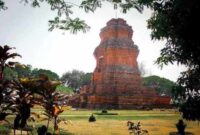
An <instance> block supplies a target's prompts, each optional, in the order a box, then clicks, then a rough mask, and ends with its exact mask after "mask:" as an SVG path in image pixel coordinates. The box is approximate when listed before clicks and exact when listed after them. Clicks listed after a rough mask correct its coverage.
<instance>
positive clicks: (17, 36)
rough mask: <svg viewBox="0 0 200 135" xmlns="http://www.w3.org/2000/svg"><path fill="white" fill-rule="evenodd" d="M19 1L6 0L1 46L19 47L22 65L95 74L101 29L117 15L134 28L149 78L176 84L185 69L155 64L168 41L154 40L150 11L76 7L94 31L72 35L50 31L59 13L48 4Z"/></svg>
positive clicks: (0, 20) (1, 18) (0, 14)
mask: <svg viewBox="0 0 200 135" xmlns="http://www.w3.org/2000/svg"><path fill="white" fill-rule="evenodd" d="M19 1H20V0H19ZM19 1H18V0H15V1H13V0H6V5H7V6H8V10H6V11H0V45H5V44H7V45H9V46H12V47H16V52H18V53H19V54H21V55H22V58H20V59H19V61H20V62H21V63H24V64H30V65H32V66H33V67H34V68H44V69H50V70H52V71H54V72H56V73H57V74H58V75H60V76H61V75H62V74H63V73H64V72H66V71H70V70H73V69H78V70H82V71H84V72H93V70H94V68H95V64H96V62H95V59H94V57H93V51H94V49H95V47H97V46H98V45H99V43H100V38H99V33H100V29H101V28H103V27H104V26H105V25H106V22H108V21H109V20H110V19H112V18H115V17H116V14H117V17H118V18H123V19H125V20H126V21H127V23H128V24H129V25H130V26H132V28H133V30H134V34H133V41H134V42H135V44H136V45H138V47H139V49H140V53H139V57H138V62H139V63H141V62H142V63H143V64H144V65H145V69H146V71H147V73H148V75H158V76H160V77H165V78H168V79H170V80H172V81H176V79H177V78H178V76H179V73H180V71H183V69H184V67H183V66H179V67H178V66H176V65H170V66H166V67H164V68H163V69H162V70H161V69H159V68H158V66H157V65H154V61H155V60H156V58H157V57H158V56H159V52H160V49H161V48H162V47H163V46H164V42H158V41H152V40H151V38H150V33H151V31H150V30H148V29H147V27H146V26H147V23H146V20H147V19H148V18H149V17H150V16H151V11H150V10H144V12H143V14H140V13H138V12H137V11H136V10H131V11H130V12H128V13H127V14H122V13H121V12H120V11H117V12H116V11H114V10H113V7H112V5H110V4H106V5H103V7H102V8H101V9H98V10H97V11H96V12H95V13H84V12H83V10H80V9H78V8H75V9H74V10H73V11H74V16H75V17H76V16H78V17H80V18H81V19H84V20H86V23H87V24H88V25H90V27H91V29H90V31H89V32H87V33H85V34H83V33H82V32H80V33H78V34H76V35H72V34H70V33H69V32H64V33H63V32H62V31H60V30H54V31H53V32H49V31H48V20H49V19H53V17H54V15H55V13H53V12H51V11H50V9H49V7H48V5H47V4H42V5H41V7H40V8H30V5H26V6H24V4H20V3H19ZM71 1H73V0H71ZM74 1H75V0H74ZM75 2H77V1H75Z"/></svg>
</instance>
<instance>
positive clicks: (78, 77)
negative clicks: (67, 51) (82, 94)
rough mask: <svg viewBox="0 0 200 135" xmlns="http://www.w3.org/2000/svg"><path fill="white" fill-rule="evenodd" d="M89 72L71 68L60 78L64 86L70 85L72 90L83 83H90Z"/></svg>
mask: <svg viewBox="0 0 200 135" xmlns="http://www.w3.org/2000/svg"><path fill="white" fill-rule="evenodd" d="M90 79H91V73H84V72H83V71H79V70H76V69H74V70H72V71H68V72H66V73H64V74H63V75H62V77H61V78H60V80H61V81H62V83H63V84H64V85H65V86H68V87H71V88H72V89H73V90H74V92H77V91H79V90H80V88H81V87H82V86H83V85H88V84H89V83H90Z"/></svg>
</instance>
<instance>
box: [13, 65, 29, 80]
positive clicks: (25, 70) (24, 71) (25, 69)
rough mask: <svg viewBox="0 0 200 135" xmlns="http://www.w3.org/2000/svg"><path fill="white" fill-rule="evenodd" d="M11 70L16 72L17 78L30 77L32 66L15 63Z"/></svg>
mask: <svg viewBox="0 0 200 135" xmlns="http://www.w3.org/2000/svg"><path fill="white" fill-rule="evenodd" d="M13 71H15V72H17V76H18V77H19V78H22V77H30V76H31V72H32V66H31V65H16V66H15V68H13Z"/></svg>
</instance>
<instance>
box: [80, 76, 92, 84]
mask: <svg viewBox="0 0 200 135" xmlns="http://www.w3.org/2000/svg"><path fill="white" fill-rule="evenodd" d="M91 76H92V73H84V75H83V76H82V77H81V86H83V85H89V84H90V82H91Z"/></svg>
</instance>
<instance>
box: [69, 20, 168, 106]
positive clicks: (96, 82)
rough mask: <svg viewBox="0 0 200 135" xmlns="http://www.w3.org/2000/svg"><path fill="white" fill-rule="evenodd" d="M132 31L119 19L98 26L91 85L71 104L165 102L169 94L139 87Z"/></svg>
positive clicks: (150, 104) (124, 104)
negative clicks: (94, 65) (99, 30)
mask: <svg viewBox="0 0 200 135" xmlns="http://www.w3.org/2000/svg"><path fill="white" fill-rule="evenodd" d="M132 36H133V30H132V27H131V26H129V25H128V24H127V23H126V21H125V20H123V19H111V20H110V21H109V22H107V25H106V26H105V27H104V28H103V29H101V32H100V38H101V42H100V44H99V46H97V47H96V49H95V51H94V56H95V58H96V68H95V70H94V73H93V75H92V78H91V84H90V85H88V86H84V87H83V88H82V89H81V91H80V94H79V95H76V96H75V97H74V99H72V100H71V103H72V104H74V105H78V106H79V107H82V108H117V109H132V108H145V107H154V106H166V105H169V101H170V98H169V97H159V96H158V95H157V94H156V91H155V90H154V89H151V88H146V87H144V86H142V79H141V76H140V71H139V70H138V63H137V56H138V53H139V50H138V47H137V46H136V45H135V44H134V42H133V40H132Z"/></svg>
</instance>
